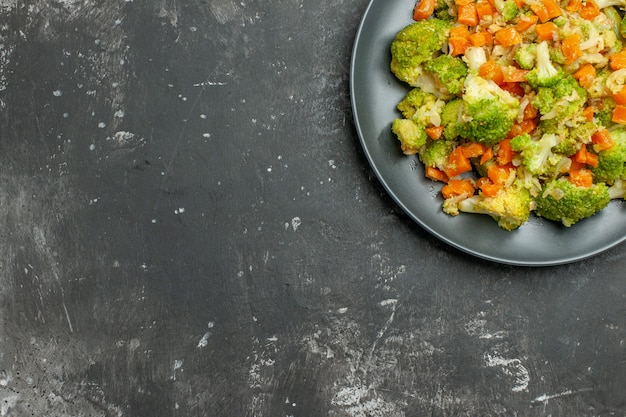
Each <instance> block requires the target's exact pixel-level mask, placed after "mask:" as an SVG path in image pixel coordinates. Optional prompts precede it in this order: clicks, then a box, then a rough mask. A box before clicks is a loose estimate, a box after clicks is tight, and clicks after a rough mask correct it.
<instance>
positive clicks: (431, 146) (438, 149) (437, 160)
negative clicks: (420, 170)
mask: <svg viewBox="0 0 626 417" xmlns="http://www.w3.org/2000/svg"><path fill="white" fill-rule="evenodd" d="M455 146H456V143H455V142H453V141H447V140H433V141H430V142H429V143H427V144H426V146H423V147H422V148H421V150H420V154H419V157H420V161H422V163H423V164H424V166H427V167H435V168H439V169H444V168H445V166H446V164H447V163H448V157H449V156H450V153H451V152H452V150H453V149H454V147H455Z"/></svg>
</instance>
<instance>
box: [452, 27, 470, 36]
mask: <svg viewBox="0 0 626 417" xmlns="http://www.w3.org/2000/svg"><path fill="white" fill-rule="evenodd" d="M469 36H470V31H469V29H468V28H467V26H464V25H459V26H455V27H453V28H452V29H450V37H451V38H469Z"/></svg>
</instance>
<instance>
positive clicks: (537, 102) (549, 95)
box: [532, 87, 556, 114]
mask: <svg viewBox="0 0 626 417" xmlns="http://www.w3.org/2000/svg"><path fill="white" fill-rule="evenodd" d="M555 100H556V99H555V97H554V92H553V91H552V89H550V88H542V87H540V88H539V89H538V90H537V94H535V97H534V98H533V100H532V105H533V106H535V107H536V108H537V110H539V113H541V114H546V113H548V112H549V111H550V110H552V107H554V102H555Z"/></svg>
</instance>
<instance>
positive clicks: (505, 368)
mask: <svg viewBox="0 0 626 417" xmlns="http://www.w3.org/2000/svg"><path fill="white" fill-rule="evenodd" d="M484 359H485V365H486V366H487V367H490V368H493V367H500V368H502V372H503V373H504V374H505V375H508V376H510V377H512V378H513V382H514V384H513V387H512V388H511V391H513V392H522V391H526V390H527V389H528V384H529V383H530V373H529V372H528V369H526V367H525V366H524V365H523V364H522V361H521V360H520V359H507V358H503V357H502V356H499V355H498V354H497V353H494V354H489V353H487V354H485V356H484Z"/></svg>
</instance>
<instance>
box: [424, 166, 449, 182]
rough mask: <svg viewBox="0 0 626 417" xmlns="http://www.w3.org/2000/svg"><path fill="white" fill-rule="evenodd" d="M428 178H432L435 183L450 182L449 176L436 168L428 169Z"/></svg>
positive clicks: (426, 172)
mask: <svg viewBox="0 0 626 417" xmlns="http://www.w3.org/2000/svg"><path fill="white" fill-rule="evenodd" d="M424 174H425V176H426V178H430V179H431V180H433V181H441V182H448V176H447V175H446V173H445V172H443V171H442V170H440V169H438V168H435V167H426V171H425V173H424Z"/></svg>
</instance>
